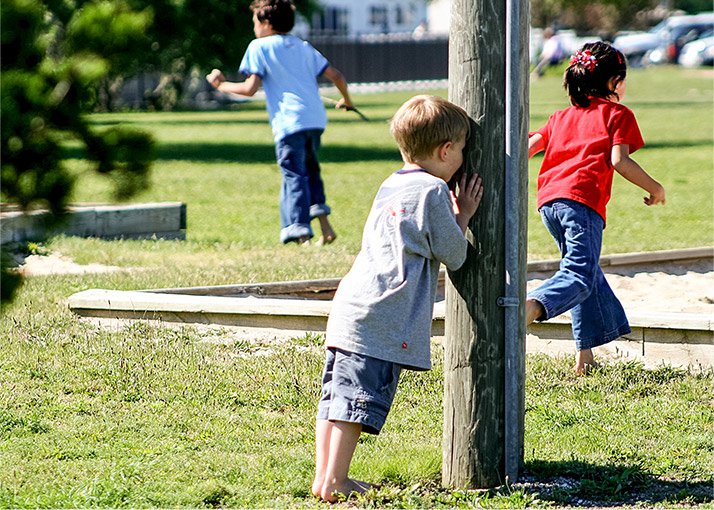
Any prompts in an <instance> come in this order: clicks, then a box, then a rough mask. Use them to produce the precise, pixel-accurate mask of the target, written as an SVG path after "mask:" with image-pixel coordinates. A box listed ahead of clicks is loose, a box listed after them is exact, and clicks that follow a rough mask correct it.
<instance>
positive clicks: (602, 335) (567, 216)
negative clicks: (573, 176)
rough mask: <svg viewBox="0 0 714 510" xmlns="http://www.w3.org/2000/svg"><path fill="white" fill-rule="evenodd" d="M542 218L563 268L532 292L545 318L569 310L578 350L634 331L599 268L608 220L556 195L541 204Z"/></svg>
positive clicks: (531, 295) (583, 206)
mask: <svg viewBox="0 0 714 510" xmlns="http://www.w3.org/2000/svg"><path fill="white" fill-rule="evenodd" d="M540 215H541V219H542V220H543V223H544V224H545V226H546V228H547V229H548V231H549V232H550V234H551V235H552V236H553V238H554V239H555V241H556V243H557V244H558V248H560V254H561V256H562V259H561V260H560V268H559V270H558V272H557V273H555V274H554V275H553V277H552V278H550V279H548V280H546V281H545V282H544V283H543V284H542V285H541V286H540V287H538V288H537V289H535V290H533V291H531V292H529V293H528V298H529V299H535V300H536V301H538V302H539V303H540V304H542V305H543V308H544V309H545V317H541V320H547V319H550V318H552V317H555V316H556V315H560V314H561V313H563V312H566V311H568V310H570V315H571V317H572V321H573V323H572V324H573V338H575V346H576V348H577V350H579V351H580V350H583V349H590V348H592V347H597V346H598V345H602V344H605V343H607V342H611V341H612V340H615V339H616V338H618V337H620V336H622V335H626V334H628V333H629V332H630V325H629V324H628V322H627V317H626V316H625V310H624V309H623V308H622V304H621V303H620V301H619V300H618V299H617V297H616V296H615V294H614V293H613V292H612V289H611V288H610V286H609V285H608V284H607V280H605V275H604V274H603V272H602V269H600V265H599V261H600V249H601V247H602V231H603V229H604V228H605V222H604V221H603V219H602V217H601V216H600V215H599V214H598V213H596V212H595V211H594V210H593V209H591V208H589V207H588V206H586V205H583V204H580V203H578V202H575V201H572V200H564V199H563V200H554V201H552V202H549V203H547V204H545V205H544V206H543V207H541V208H540Z"/></svg>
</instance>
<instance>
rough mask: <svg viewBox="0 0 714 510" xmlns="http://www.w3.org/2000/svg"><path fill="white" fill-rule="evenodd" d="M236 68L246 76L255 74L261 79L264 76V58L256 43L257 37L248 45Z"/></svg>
mask: <svg viewBox="0 0 714 510" xmlns="http://www.w3.org/2000/svg"><path fill="white" fill-rule="evenodd" d="M238 70H239V71H240V72H241V73H242V74H244V75H246V76H250V75H251V74H257V75H258V76H260V78H261V79H263V78H265V58H264V57H263V54H262V52H261V51H260V48H259V45H258V44H257V39H255V40H253V41H251V43H250V44H249V45H248V49H247V50H245V55H243V60H242V61H241V63H240V67H239V68H238Z"/></svg>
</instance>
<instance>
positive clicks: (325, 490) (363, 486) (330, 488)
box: [320, 478, 374, 503]
mask: <svg viewBox="0 0 714 510" xmlns="http://www.w3.org/2000/svg"><path fill="white" fill-rule="evenodd" d="M372 488H374V485H372V484H371V483H367V482H363V481H361V480H353V479H352V478H348V479H347V480H346V481H345V483H343V484H337V483H334V484H330V483H327V482H325V483H324V484H323V485H322V490H321V491H320V497H321V498H322V499H323V500H324V501H327V502H328V503H336V502H337V501H339V500H340V499H341V498H340V496H342V497H345V498H349V497H350V496H351V495H353V494H364V493H365V492H367V491H368V490H370V489H372Z"/></svg>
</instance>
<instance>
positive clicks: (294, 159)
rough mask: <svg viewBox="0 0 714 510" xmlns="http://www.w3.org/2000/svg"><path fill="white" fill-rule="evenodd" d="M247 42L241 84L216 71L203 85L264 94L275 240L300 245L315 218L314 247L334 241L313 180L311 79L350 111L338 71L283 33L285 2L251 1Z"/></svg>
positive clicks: (288, 21)
mask: <svg viewBox="0 0 714 510" xmlns="http://www.w3.org/2000/svg"><path fill="white" fill-rule="evenodd" d="M250 7H251V10H252V11H253V31H254V32H255V37H256V39H254V40H253V41H252V42H251V43H250V45H249V46H248V49H247V50H246V52H245V55H244V57H243V61H242V62H241V64H240V71H241V73H243V74H245V75H246V76H247V79H246V80H245V81H244V82H240V83H236V82H229V81H226V78H225V76H224V75H223V73H222V72H221V71H220V70H219V69H214V70H213V71H211V73H210V74H209V75H207V76H206V80H208V82H209V83H210V84H211V85H212V86H213V87H215V88H216V89H218V90H220V91H222V92H231V93H233V94H240V95H244V96H253V95H254V94H255V93H256V92H257V91H258V89H259V88H260V86H261V85H262V86H263V89H264V90H265V96H266V103H267V105H266V106H267V109H268V114H269V117H270V125H271V128H272V130H273V135H274V138H275V154H276V158H277V160H278V165H279V166H280V170H281V171H282V174H283V183H282V188H281V190H280V224H281V230H280V240H281V241H282V242H283V243H288V242H297V243H299V244H307V243H309V242H310V239H311V238H312V237H313V233H312V228H311V226H310V222H311V220H312V219H314V218H317V219H318V220H319V222H320V227H321V229H322V237H321V238H320V240H319V241H318V243H319V244H329V243H331V242H332V241H334V240H335V238H336V235H335V231H334V230H333V229H332V226H331V225H330V222H329V220H328V215H329V214H330V212H331V211H330V207H329V206H328V205H327V204H326V200H325V188H324V185H323V182H322V178H321V177H320V164H319V162H318V159H317V151H318V149H319V148H320V136H321V135H322V132H323V131H324V129H325V126H326V125H327V114H326V112H325V107H324V106H323V104H322V100H321V98H320V92H319V88H318V84H317V78H318V77H319V76H324V77H325V78H327V79H328V80H330V81H331V82H332V83H334V85H335V86H336V87H337V90H339V91H340V93H341V94H342V99H341V100H340V101H339V102H338V103H337V106H336V107H337V108H345V109H350V108H352V107H353V104H352V100H351V99H350V95H349V92H348V89H347V82H346V80H345V78H344V76H343V75H342V73H341V72H340V71H338V70H337V69H335V68H334V67H333V66H331V65H330V63H329V62H328V61H327V59H326V58H325V57H324V56H323V55H322V54H320V52H318V51H317V50H316V49H315V48H313V47H312V46H311V45H310V44H309V43H308V42H306V41H303V40H301V39H299V38H297V37H295V36H293V35H290V34H288V32H290V30H292V28H293V25H294V24H295V6H294V5H293V3H292V1H291V0H255V1H254V2H253V3H252V4H251V6H250Z"/></svg>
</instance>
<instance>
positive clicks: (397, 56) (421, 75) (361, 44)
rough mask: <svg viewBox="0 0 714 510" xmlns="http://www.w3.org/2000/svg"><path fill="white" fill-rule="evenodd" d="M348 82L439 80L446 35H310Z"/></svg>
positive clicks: (445, 62) (445, 63) (444, 73)
mask: <svg viewBox="0 0 714 510" xmlns="http://www.w3.org/2000/svg"><path fill="white" fill-rule="evenodd" d="M310 43H311V44H312V45H313V46H315V48H317V49H318V50H319V51H320V52H321V53H322V54H323V55H325V57H327V59H328V60H329V61H330V63H331V64H332V65H333V66H335V67H336V68H337V69H339V70H340V71H342V74H344V75H345V78H347V81H349V82H352V83H371V82H385V81H386V82H389V81H404V80H441V79H446V78H447V77H448V75H449V40H448V38H446V37H444V38H428V39H408V40H396V41H395V40H378V41H363V40H354V39H335V38H330V39H311V40H310Z"/></svg>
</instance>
